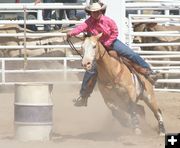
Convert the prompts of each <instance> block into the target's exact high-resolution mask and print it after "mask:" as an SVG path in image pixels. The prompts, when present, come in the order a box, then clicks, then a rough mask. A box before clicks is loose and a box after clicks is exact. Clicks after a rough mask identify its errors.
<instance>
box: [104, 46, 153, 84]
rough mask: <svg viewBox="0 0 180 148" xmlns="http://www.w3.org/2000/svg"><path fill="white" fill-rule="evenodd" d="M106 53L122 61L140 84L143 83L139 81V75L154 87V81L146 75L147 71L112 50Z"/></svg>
mask: <svg viewBox="0 0 180 148" xmlns="http://www.w3.org/2000/svg"><path fill="white" fill-rule="evenodd" d="M107 51H108V53H109V55H110V56H112V57H113V58H115V59H117V60H119V59H122V60H121V61H122V62H123V63H124V64H125V65H126V66H127V67H128V68H129V70H130V72H131V73H133V74H135V75H136V76H137V78H138V80H139V81H140V82H141V83H143V81H142V80H141V78H140V76H139V74H141V75H143V76H144V77H145V78H146V79H147V80H148V81H149V82H150V83H151V84H152V85H154V83H155V81H154V80H153V79H151V78H149V77H148V75H147V73H148V71H147V69H146V68H143V67H141V66H139V65H138V64H136V63H134V62H132V61H131V60H129V59H127V58H126V57H122V56H121V55H119V54H118V53H117V52H116V51H114V50H112V49H107Z"/></svg>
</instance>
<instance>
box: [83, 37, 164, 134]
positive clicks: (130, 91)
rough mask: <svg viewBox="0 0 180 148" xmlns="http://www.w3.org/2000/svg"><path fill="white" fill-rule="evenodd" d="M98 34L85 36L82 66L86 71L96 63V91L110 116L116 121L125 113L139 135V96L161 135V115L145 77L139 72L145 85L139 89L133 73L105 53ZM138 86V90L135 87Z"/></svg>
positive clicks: (162, 130)
mask: <svg viewBox="0 0 180 148" xmlns="http://www.w3.org/2000/svg"><path fill="white" fill-rule="evenodd" d="M100 37H101V34H99V35H97V36H91V37H86V38H85V41H84V42H83V44H82V50H83V52H84V55H83V59H82V65H83V67H84V68H85V69H86V70H89V69H91V68H92V66H97V71H98V86H99V90H100V92H101V94H102V96H103V98H104V101H105V104H106V105H107V106H108V108H109V109H110V110H111V111H112V115H114V116H115V117H116V118H117V119H118V121H120V120H121V121H122V118H121V117H123V116H122V115H128V117H130V119H131V120H130V121H131V125H132V128H133V129H134V132H135V133H136V134H140V133H141V129H140V126H139V119H138V116H137V106H138V104H137V101H138V100H139V99H142V100H144V102H145V103H146V104H147V105H148V107H149V108H150V109H151V110H152V112H153V113H154V115H155V118H156V119H157V121H158V126H159V133H160V135H164V134H165V128H164V123H163V118H162V114H161V111H160V109H159V107H158V105H157V100H156V97H155V94H154V91H153V86H152V84H151V83H150V82H149V81H148V80H146V79H145V77H144V76H142V75H139V77H140V79H141V80H142V84H143V86H144V87H143V88H144V89H142V85H138V83H137V81H136V80H135V79H133V76H132V73H131V72H130V70H129V69H128V68H127V67H126V65H125V64H124V63H122V62H121V60H118V59H115V58H113V57H112V56H110V55H109V54H108V52H107V51H106V49H105V48H104V47H103V45H102V44H101V43H100V42H99V41H98V40H99V38H100ZM137 87H139V88H141V89H137ZM124 119H125V118H124Z"/></svg>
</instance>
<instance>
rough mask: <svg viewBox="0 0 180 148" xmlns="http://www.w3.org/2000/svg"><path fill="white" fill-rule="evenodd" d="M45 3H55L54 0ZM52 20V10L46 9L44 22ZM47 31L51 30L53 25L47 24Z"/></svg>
mask: <svg viewBox="0 0 180 148" xmlns="http://www.w3.org/2000/svg"><path fill="white" fill-rule="evenodd" d="M43 2H44V3H53V2H54V0H43ZM51 18H52V9H44V14H43V19H44V20H51ZM44 28H45V30H48V29H49V30H50V28H51V25H50V24H45V25H44Z"/></svg>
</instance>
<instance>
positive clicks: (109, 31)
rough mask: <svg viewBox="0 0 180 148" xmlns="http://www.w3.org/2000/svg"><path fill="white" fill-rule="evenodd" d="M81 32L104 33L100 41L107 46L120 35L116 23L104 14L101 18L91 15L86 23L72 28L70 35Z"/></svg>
mask: <svg viewBox="0 0 180 148" xmlns="http://www.w3.org/2000/svg"><path fill="white" fill-rule="evenodd" d="M81 32H90V33H92V34H93V35H97V34H99V33H103V34H102V36H101V38H100V42H101V43H102V44H103V45H104V46H106V47H110V46H111V44H112V43H113V41H114V40H115V39H117V37H118V28H117V26H116V23H115V22H114V21H113V20H112V19H110V18H109V17H107V16H104V15H102V16H101V17H100V19H99V20H96V19H94V18H93V17H91V16H90V17H89V18H88V19H87V20H86V21H85V22H84V23H82V24H80V25H79V26H77V27H76V28H74V29H73V30H71V31H70V35H72V36H74V35H78V34H79V33H81Z"/></svg>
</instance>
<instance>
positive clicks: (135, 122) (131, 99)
mask: <svg viewBox="0 0 180 148" xmlns="http://www.w3.org/2000/svg"><path fill="white" fill-rule="evenodd" d="M119 88H120V86H119ZM123 88H124V91H123V94H124V95H123V96H124V98H126V102H127V105H128V107H127V112H128V113H129V114H130V117H131V125H132V128H133V130H134V132H135V134H136V135H140V134H141V129H140V124H139V119H138V116H137V104H136V103H135V100H136V93H135V88H134V87H133V86H132V85H129V86H126V87H123ZM119 90H120V89H118V87H116V93H117V95H119V96H120V95H122V89H121V91H119ZM125 94H126V95H125Z"/></svg>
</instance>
